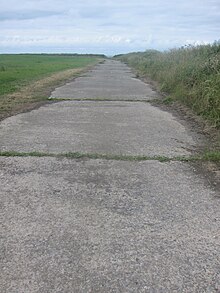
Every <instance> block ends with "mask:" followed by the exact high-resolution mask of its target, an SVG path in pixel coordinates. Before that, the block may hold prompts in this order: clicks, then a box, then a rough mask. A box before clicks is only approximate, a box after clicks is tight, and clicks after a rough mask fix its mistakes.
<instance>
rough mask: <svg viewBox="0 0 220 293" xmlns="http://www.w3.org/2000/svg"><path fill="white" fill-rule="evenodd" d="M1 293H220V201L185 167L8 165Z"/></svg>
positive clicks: (0, 162) (44, 161)
mask: <svg viewBox="0 0 220 293" xmlns="http://www.w3.org/2000/svg"><path fill="white" fill-rule="evenodd" d="M0 169H1V171H0V182H1V188H0V198H1V205H0V206H1V216H2V217H3V219H4V221H2V223H3V225H2V228H1V232H2V238H1V239H2V244H1V270H0V280H1V281H0V284H1V285H0V292H10V293H17V292H19V293H20V292H25V293H30V292H32V293H44V292H60V293H65V292H85V293H87V292H100V293H101V292H131V293H134V292H137V293H140V292H177V293H179V292H198V293H200V292H213V293H214V292H219V290H220V253H219V249H220V245H219V244H220V233H219V225H220V201H219V199H218V198H217V194H216V192H215V191H214V190H212V189H211V188H210V187H209V186H206V185H204V183H203V180H202V179H201V178H200V177H199V176H198V175H196V174H195V173H194V170H193V169H192V167H190V166H189V165H187V164H185V163H177V162H172V163H159V162H155V161H148V162H119V161H108V162H106V161H103V160H70V159H56V158H0Z"/></svg>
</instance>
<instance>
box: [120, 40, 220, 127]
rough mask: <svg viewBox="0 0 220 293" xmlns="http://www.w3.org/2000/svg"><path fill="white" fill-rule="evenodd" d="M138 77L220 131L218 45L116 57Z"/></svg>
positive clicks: (219, 56)
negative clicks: (150, 81)
mask: <svg viewBox="0 0 220 293" xmlns="http://www.w3.org/2000/svg"><path fill="white" fill-rule="evenodd" d="M117 58H119V59H120V60H121V61H123V62H126V63H128V64H129V65H130V66H131V67H134V68H135V69H136V70H137V71H138V74H140V75H142V76H144V75H145V76H149V77H150V78H152V79H153V80H156V81H157V82H158V83H159V86H160V90H161V92H163V93H165V94H167V95H168V96H169V98H170V100H171V101H172V100H179V101H181V102H182V103H184V104H185V105H187V106H188V107H190V108H191V109H193V110H194V112H195V113H197V114H198V115H201V116H202V117H204V118H205V119H206V120H208V121H210V122H211V124H212V125H213V126H214V127H216V128H220V43H219V42H215V43H214V44H212V45H200V46H191V45H189V46H184V47H181V48H179V49H172V50H169V51H166V52H159V51H156V50H147V51H146V52H138V53H130V54H127V55H121V56H117Z"/></svg>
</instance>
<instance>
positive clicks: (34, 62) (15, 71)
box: [0, 55, 97, 95]
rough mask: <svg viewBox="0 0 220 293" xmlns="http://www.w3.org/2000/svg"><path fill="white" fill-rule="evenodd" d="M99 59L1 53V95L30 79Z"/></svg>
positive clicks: (78, 66) (81, 65)
mask: <svg viewBox="0 0 220 293" xmlns="http://www.w3.org/2000/svg"><path fill="white" fill-rule="evenodd" d="M96 60H97V59H96V58H94V57H86V56H65V55H60V56H58V55H0V84H1V86H0V95H5V94H9V93H12V92H15V91H17V90H18V89H20V88H21V87H22V86H24V85H27V84H28V83H29V82H30V81H32V80H36V79H39V78H43V77H45V76H48V75H49V74H52V73H55V72H58V71H62V70H66V69H73V68H81V67H85V66H87V65H89V64H92V63H94V62H95V61H96Z"/></svg>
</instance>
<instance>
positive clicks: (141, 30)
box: [0, 0, 220, 53]
mask: <svg viewBox="0 0 220 293" xmlns="http://www.w3.org/2000/svg"><path fill="white" fill-rule="evenodd" d="M17 3H18V2H17V0H16V1H15V0H8V1H5V2H2V3H1V4H0V6H1V7H0V25H1V29H0V48H1V49H0V52H11V51H13V52H16V51H17V52H22V51H24V50H25V51H26V52H27V51H34V52H36V51H39V52H40V51H45V52H46V51H51V52H52V51H53V52H55V51H56V50H61V49H62V50H63V52H65V51H70V50H80V49H82V48H83V50H87V51H88V52H91V51H92V50H97V51H99V50H101V49H102V50H103V53H108V52H110V51H111V52H112V51H114V52H115V53H120V52H121V51H123V52H124V51H126V50H127V51H132V50H135V51H136V50H145V49H147V48H156V49H166V48H170V47H173V46H181V45H185V44H188V43H189V41H190V42H192V43H194V44H200V43H202V42H205V43H206V42H212V41H214V40H215V39H218V38H219V31H220V3H219V1H217V0H185V1H176V0H175V1H174V0H169V1H166V2H164V1H162V0H154V1H147V0H139V1H138V2H137V1H135V0H130V1H129V0H126V1H125V0H120V1H116V0H114V1H113V0H107V1H101V0H94V1H92V3H91V1H89V0H84V1H80V2H79V1H73V0H63V1H61V0H53V1H52V0H47V1H43V0H20V1H19V5H18V4H17Z"/></svg>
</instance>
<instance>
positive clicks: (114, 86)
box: [51, 60, 158, 100]
mask: <svg viewBox="0 0 220 293" xmlns="http://www.w3.org/2000/svg"><path fill="white" fill-rule="evenodd" d="M157 96H158V95H157V93H156V92H155V91H153V90H152V89H151V88H150V87H149V86H148V85H147V84H145V83H143V82H142V81H140V80H139V79H137V78H135V76H134V74H132V73H131V70H130V69H129V68H128V67H127V66H126V65H125V64H122V63H120V62H118V61H112V60H107V61H105V63H103V64H99V65H98V66H96V67H95V68H94V69H93V70H91V71H90V72H88V73H86V74H85V75H84V76H82V77H79V78H77V79H76V80H74V81H73V82H70V83H68V84H66V85H64V86H63V87H60V88H57V89H56V90H55V91H54V92H53V93H52V94H51V97H52V98H71V99H83V98H90V99H92V98H94V99H97V98H101V99H103V98H106V99H113V100H129V99H132V100H150V99H153V98H156V97H157Z"/></svg>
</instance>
